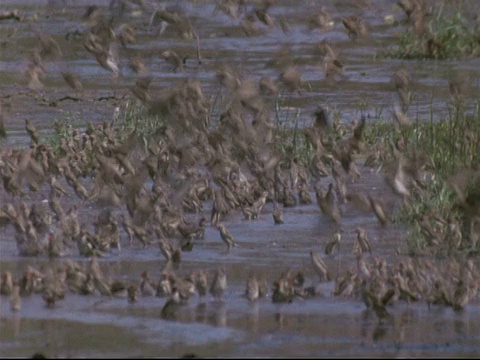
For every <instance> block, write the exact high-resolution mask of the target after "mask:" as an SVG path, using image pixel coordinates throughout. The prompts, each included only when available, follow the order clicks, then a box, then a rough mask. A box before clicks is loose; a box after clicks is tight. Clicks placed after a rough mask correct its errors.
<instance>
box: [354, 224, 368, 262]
mask: <svg viewBox="0 0 480 360" xmlns="http://www.w3.org/2000/svg"><path fill="white" fill-rule="evenodd" d="M355 232H356V233H357V238H356V239H355V243H354V245H353V253H354V255H359V254H363V253H366V252H369V253H372V246H371V244H370V240H369V239H368V237H367V234H366V231H365V229H364V228H362V227H360V226H359V227H357V229H356V230H355Z"/></svg>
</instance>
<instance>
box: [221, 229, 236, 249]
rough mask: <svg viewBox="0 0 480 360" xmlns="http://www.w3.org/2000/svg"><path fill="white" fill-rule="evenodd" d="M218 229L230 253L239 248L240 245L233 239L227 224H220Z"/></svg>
mask: <svg viewBox="0 0 480 360" xmlns="http://www.w3.org/2000/svg"><path fill="white" fill-rule="evenodd" d="M217 229H218V230H219V231H220V237H221V238H222V240H223V242H224V243H225V244H227V246H228V251H230V250H231V249H232V247H234V246H238V244H237V243H236V242H235V240H234V239H233V236H232V234H231V233H230V231H228V229H227V228H226V226H225V224H223V223H220V224H218V225H217Z"/></svg>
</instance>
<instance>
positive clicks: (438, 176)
mask: <svg viewBox="0 0 480 360" xmlns="http://www.w3.org/2000/svg"><path fill="white" fill-rule="evenodd" d="M400 136H402V137H403V139H404V142H405V148H406V154H407V155H408V154H413V153H423V154H425V155H426V159H427V162H426V172H427V173H428V174H429V176H428V177H427V179H426V181H425V183H426V189H425V190H423V191H422V192H418V193H416V194H415V196H414V197H413V200H412V201H411V203H410V204H409V206H404V207H402V208H401V210H400V211H399V212H398V213H397V214H396V218H397V220H398V221H400V222H403V223H405V224H407V225H408V226H409V228H410V231H409V233H410V236H409V239H408V245H409V249H410V251H411V252H413V253H424V252H426V253H428V254H430V255H431V254H432V253H434V254H436V255H439V254H444V253H445V251H456V250H465V249H451V248H448V247H442V248H438V249H432V248H431V246H429V245H428V242H427V241H426V239H425V238H423V236H422V234H421V233H420V230H419V227H418V225H417V223H416V221H415V219H418V218H419V217H420V216H424V215H425V216H429V215H430V214H438V215H439V216H440V217H442V218H444V219H447V218H448V217H449V216H453V217H454V218H456V219H460V221H461V222H462V221H463V222H465V221H467V216H466V214H465V213H464V212H463V211H462V208H461V206H460V201H459V198H458V196H457V195H456V193H455V191H454V190H453V188H452V186H451V182H452V181H453V180H452V179H453V178H454V176H456V175H457V174H459V173H461V172H463V171H466V173H468V172H469V171H470V172H472V173H475V171H477V170H475V169H480V155H479V154H480V102H479V101H477V102H476V103H475V107H474V110H473V112H472V111H467V110H466V108H465V104H464V103H463V102H461V101H456V102H454V103H453V104H452V106H451V108H450V112H449V115H448V117H447V118H446V119H443V120H436V121H434V120H433V119H432V117H430V119H424V120H421V121H420V120H418V119H417V121H415V122H413V123H412V124H411V125H410V126H408V127H404V128H402V129H398V128H397V127H396V126H395V123H393V122H386V121H380V122H374V123H370V124H369V126H368V127H366V129H365V134H364V139H365V141H366V142H367V144H368V145H369V146H373V145H374V144H376V143H377V142H382V143H383V144H385V145H389V144H393V143H394V142H395V141H396V140H397V139H398V138H399V137H400ZM478 184H480V176H479V179H474V181H473V182H471V183H470V184H467V185H466V186H464V188H465V196H467V197H470V198H472V199H480V189H478V187H479V186H478ZM477 192H478V194H477ZM477 206H480V200H479V201H478V203H477ZM462 230H463V237H464V238H468V237H469V233H468V229H467V228H466V227H465V226H464V228H463V229H462ZM469 251H470V253H477V254H478V253H479V252H480V249H478V248H476V249H469Z"/></svg>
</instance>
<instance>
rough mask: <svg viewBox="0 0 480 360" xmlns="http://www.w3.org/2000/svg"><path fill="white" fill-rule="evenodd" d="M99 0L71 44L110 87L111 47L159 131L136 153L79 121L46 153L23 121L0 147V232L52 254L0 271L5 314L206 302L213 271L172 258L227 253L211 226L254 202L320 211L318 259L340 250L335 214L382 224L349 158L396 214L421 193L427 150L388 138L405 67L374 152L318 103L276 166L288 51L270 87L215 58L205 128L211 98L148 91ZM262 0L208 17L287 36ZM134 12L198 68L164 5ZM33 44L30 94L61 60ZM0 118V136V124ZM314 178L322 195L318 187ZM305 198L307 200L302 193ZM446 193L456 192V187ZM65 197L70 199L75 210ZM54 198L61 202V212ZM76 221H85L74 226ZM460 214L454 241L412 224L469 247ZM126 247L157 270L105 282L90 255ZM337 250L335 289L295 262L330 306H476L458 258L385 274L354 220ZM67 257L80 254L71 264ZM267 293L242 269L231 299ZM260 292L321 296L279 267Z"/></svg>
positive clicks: (117, 15)
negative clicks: (22, 137)
mask: <svg viewBox="0 0 480 360" xmlns="http://www.w3.org/2000/svg"><path fill="white" fill-rule="evenodd" d="M111 3H112V6H111V16H110V17H106V16H105V15H106V14H105V9H103V8H100V7H97V6H90V7H88V9H87V10H86V12H85V15H84V20H85V22H86V23H87V24H88V30H87V31H86V33H85V34H83V39H84V40H83V41H84V47H85V49H86V51H88V52H89V53H90V54H92V56H94V57H95V59H96V61H97V62H98V64H99V65H100V66H101V67H103V68H105V69H107V70H109V71H111V72H112V74H113V77H115V78H116V77H118V76H120V73H121V71H120V66H119V64H118V59H117V55H118V54H116V51H115V49H117V47H118V46H120V47H121V48H123V49H124V50H125V51H126V53H127V54H128V56H129V60H130V64H131V68H132V69H133V70H134V71H135V72H137V73H138V74H139V78H138V80H137V81H136V84H135V85H134V86H131V87H130V88H129V89H130V91H131V92H132V94H133V95H134V96H135V98H137V99H138V100H139V101H140V102H141V104H143V106H145V108H146V109H147V111H148V112H149V113H150V114H151V115H156V116H159V117H161V118H162V119H164V122H163V124H162V125H161V126H159V127H158V130H157V131H156V133H155V134H153V135H152V136H151V139H148V141H146V143H144V142H143V141H142V140H143V139H141V138H140V137H139V136H138V134H136V132H135V131H131V132H129V133H127V132H126V131H125V130H122V128H121V127H119V126H115V124H114V123H113V122H104V123H103V124H101V125H99V126H94V125H93V124H91V123H89V124H88V125H87V126H86V129H85V130H79V129H71V128H68V127H67V126H66V125H64V124H61V123H56V124H55V130H56V133H57V137H58V139H59V140H58V144H54V143H52V142H49V141H46V139H44V138H42V135H41V134H40V133H39V131H38V130H37V129H36V128H35V126H34V125H33V124H32V123H31V122H30V121H29V120H25V130H26V132H27V133H28V135H29V137H30V139H31V143H30V147H29V148H26V149H13V150H3V151H2V152H1V153H0V176H1V178H2V185H3V191H4V192H5V195H4V196H3V195H2V196H3V198H4V199H11V201H10V202H5V203H4V204H3V205H2V207H1V209H0V227H1V228H10V227H11V228H13V229H14V236H12V238H14V239H15V241H16V244H17V248H18V254H19V255H20V256H26V257H37V256H45V255H46V256H48V257H49V258H59V257H60V258H65V260H64V261H63V262H61V263H57V262H56V263H53V265H52V266H50V267H47V268H45V269H41V270H40V269H36V268H34V267H33V266H28V267H27V269H26V270H25V271H24V273H23V274H22V275H21V276H19V277H15V276H14V275H13V274H12V273H11V272H9V271H4V272H3V274H2V277H1V284H0V293H1V295H3V296H10V298H11V308H12V310H15V311H16V310H20V299H21V297H22V296H28V295H30V294H32V293H40V294H42V297H43V299H44V300H45V303H46V305H47V306H48V307H54V306H55V303H56V302H57V301H58V300H60V299H63V298H64V297H65V296H66V294H67V292H69V291H70V292H72V293H77V294H82V295H92V294H95V293H100V294H101V295H102V296H125V297H126V298H127V299H128V301H129V302H130V303H135V302H137V301H139V296H160V297H167V298H168V300H167V301H166V302H165V305H164V308H163V310H162V316H165V317H166V318H168V317H169V316H170V315H171V313H172V311H177V309H179V308H180V307H181V306H182V305H183V304H185V303H188V300H189V299H190V298H191V297H193V296H195V295H196V294H198V296H199V297H203V296H205V295H207V293H210V294H211V296H213V297H214V298H216V299H218V300H221V299H222V298H223V295H224V292H225V290H226V287H227V273H228V269H227V268H226V267H225V266H219V267H218V268H217V269H216V270H215V273H214V275H213V279H212V280H211V282H210V285H209V282H208V272H207V271H205V270H202V269H200V270H195V271H193V272H192V273H190V274H188V275H186V276H181V275H179V274H178V273H176V272H175V270H174V267H173V266H174V265H175V264H178V263H180V262H181V261H182V253H183V252H185V251H194V248H195V244H197V243H198V242H201V241H202V239H203V238H204V236H205V228H206V226H209V225H210V226H212V227H214V228H216V229H218V232H219V235H220V237H221V239H222V240H223V242H224V243H225V245H226V248H227V254H228V253H229V252H231V251H235V249H234V248H235V247H237V246H239V247H241V242H239V241H237V240H236V239H234V237H233V235H232V233H231V232H230V231H229V229H228V228H227V225H226V223H225V219H228V218H229V217H230V218H231V217H232V216H235V215H238V214H240V213H241V214H243V216H244V217H245V221H255V220H256V219H258V218H259V216H261V214H265V212H266V207H265V205H266V204H267V203H268V202H271V203H273V210H272V217H273V221H274V223H275V224H277V225H279V226H281V225H282V224H283V222H284V218H283V217H284V215H283V211H282V210H283V209H285V208H289V207H294V206H303V205H307V204H311V203H313V202H314V201H316V202H317V204H318V207H319V210H320V214H321V216H323V217H325V218H326V219H327V220H328V221H329V222H331V223H332V226H333V227H334V228H335V230H334V232H333V234H332V238H331V240H330V241H329V242H328V243H327V244H326V246H325V251H324V253H325V256H335V252H336V250H337V252H338V246H339V244H340V242H341V237H342V235H341V234H342V231H341V228H342V214H343V212H344V211H345V206H346V204H352V206H354V207H355V208H358V209H360V210H361V211H365V212H368V213H372V214H373V215H375V217H376V218H377V219H378V222H379V224H380V225H381V226H383V227H387V226H389V224H390V223H391V222H392V217H391V214H390V212H389V211H388V210H387V209H386V208H385V205H384V203H383V200H382V199H381V197H379V196H377V195H374V194H373V193H368V194H367V193H365V192H353V191H349V186H348V185H349V184H350V183H352V182H358V181H360V180H361V173H360V171H359V169H358V167H357V163H358V161H356V159H358V155H359V154H360V155H361V156H364V157H365V158H366V161H365V166H369V167H374V168H377V169H378V171H384V173H385V181H386V183H387V184H388V185H389V187H390V189H391V190H392V192H393V193H394V194H395V195H396V196H397V197H398V199H399V202H401V204H402V206H411V204H412V202H414V201H416V200H417V199H419V198H421V194H422V192H423V191H425V187H426V186H425V182H426V181H428V176H426V174H427V175H428V169H427V166H426V163H427V161H426V154H421V153H417V152H415V151H413V150H412V149H411V148H409V146H408V144H405V140H404V139H403V138H402V136H401V131H400V129H402V127H406V126H410V120H409V119H408V117H407V115H406V114H405V109H406V106H407V105H408V102H409V101H410V97H411V96H410V94H411V91H410V86H411V76H410V75H409V73H408V72H407V71H406V70H405V69H403V68H402V69H400V70H398V71H397V72H395V74H394V75H393V82H394V84H395V89H396V90H397V92H398V97H399V99H400V102H401V103H402V106H397V107H396V108H395V112H394V116H395V119H396V129H397V132H398V140H397V142H396V143H394V144H391V146H390V148H388V147H383V146H382V145H378V146H376V147H374V148H370V147H369V146H367V144H365V141H364V138H363V137H364V129H365V127H366V126H368V125H367V120H366V118H365V117H364V116H362V117H361V118H360V119H359V120H358V121H356V122H355V123H354V124H353V125H352V126H351V128H347V127H346V126H345V125H342V124H339V123H333V124H332V122H331V121H329V119H328V113H327V111H326V110H325V109H323V108H319V109H318V110H317V111H316V112H315V114H314V119H313V123H312V125H311V126H309V127H306V128H304V129H300V130H299V132H300V135H299V136H301V137H302V141H304V142H305V143H306V144H307V146H308V147H309V148H310V149H311V150H312V151H311V156H309V157H308V158H300V157H298V156H290V155H287V156H285V155H282V154H281V152H280V151H279V150H278V149H277V148H276V147H275V144H276V142H278V141H279V138H278V136H279V135H278V132H277V129H276V128H275V125H274V123H273V120H272V118H273V116H272V114H273V112H272V108H273V104H274V99H275V97H276V96H277V95H278V93H279V91H280V89H281V88H282V87H283V88H284V89H286V90H287V91H290V92H299V93H301V92H302V91H303V90H304V89H305V85H306V83H305V82H304V81H303V79H302V76H301V72H300V70H299V68H298V67H297V66H296V65H295V63H294V60H293V53H292V51H291V50H290V49H289V48H287V47H284V48H282V49H281V50H280V51H279V53H278V54H277V55H276V56H275V58H274V59H273V60H272V63H271V64H272V66H273V67H275V68H276V69H278V71H279V76H278V78H277V79H274V78H269V77H262V78H261V79H260V80H259V81H258V82H257V81H254V80H252V79H248V78H246V77H244V76H242V75H241V74H240V73H239V72H238V71H236V69H234V68H232V67H231V66H228V65H227V64H220V65H219V66H218V69H217V70H216V77H217V80H218V83H219V86H221V87H222V88H223V89H224V90H225V91H226V92H227V93H228V99H229V100H228V106H227V108H226V110H225V111H224V112H223V113H222V114H221V115H220V118H219V120H218V125H217V124H213V122H212V119H211V113H210V110H209V109H210V104H209V102H208V101H207V99H206V97H205V96H204V93H203V90H202V86H201V83H200V82H199V81H198V80H193V79H187V80H184V81H182V82H181V83H179V84H178V85H177V86H173V87H171V88H169V89H167V90H164V91H160V92H158V91H157V92H156V91H154V89H151V87H150V84H151V82H152V78H151V77H148V76H144V74H145V73H146V67H145V64H144V63H143V62H142V59H141V57H140V56H139V54H136V53H135V52H134V51H133V50H132V49H130V48H129V45H131V44H134V43H135V41H136V40H135V29H134V27H133V26H131V25H129V24H127V23H119V20H118V19H121V18H122V16H123V11H125V9H126V8H127V7H128V6H133V5H132V4H133V3H134V2H133V1H131V2H130V1H112V2H111ZM398 4H399V5H400V6H401V7H402V8H403V9H404V10H405V12H406V14H407V15H408V17H409V18H410V19H411V21H412V24H414V26H415V29H417V28H418V29H419V30H418V31H419V32H422V31H427V30H425V28H424V27H422V21H424V20H423V19H424V17H425V16H426V15H425V14H426V8H425V6H424V5H423V2H422V1H420V0H409V1H406V0H403V1H399V2H398ZM273 5H274V1H268V0H266V1H264V4H263V6H261V7H252V9H251V10H250V11H249V9H248V6H247V5H246V3H245V2H244V1H241V0H238V1H235V0H223V1H221V2H219V3H218V5H217V7H216V10H217V11H219V12H222V13H225V14H227V15H228V16H230V17H232V18H234V19H239V18H240V17H241V20H240V26H241V28H242V29H243V31H244V32H245V35H246V36H255V35H256V34H258V33H259V31H260V30H262V29H263V30H265V28H269V27H272V26H280V27H281V28H282V30H283V31H288V23H287V22H286V21H285V19H284V18H279V19H274V18H273V17H272V16H270V15H269V9H270V8H271V7H272V6H273ZM135 6H138V7H139V8H141V9H142V11H145V13H150V14H151V16H150V19H149V24H150V25H151V26H154V27H157V28H158V32H159V33H162V32H163V31H165V28H166V27H167V26H170V27H172V28H173V29H175V31H176V32H177V33H178V36H179V37H181V38H184V39H197V55H198V56H197V57H198V60H199V61H201V56H200V47H199V41H198V35H197V33H196V32H195V30H194V28H193V26H192V24H191V22H190V20H189V18H188V17H187V16H186V15H185V14H184V13H182V12H180V11H178V9H167V8H157V9H155V10H154V11H151V9H150V8H149V6H148V4H146V2H144V1H140V2H135ZM15 14H16V16H18V14H17V13H15ZM331 22H332V17H331V16H330V15H329V14H328V13H326V11H325V10H324V9H322V10H320V11H319V12H318V13H317V14H315V15H314V16H312V17H311V19H309V22H308V24H309V27H310V28H311V29H315V28H320V29H322V30H323V31H327V29H328V27H329V26H331ZM342 22H343V24H344V26H345V29H346V30H347V32H348V34H349V36H350V37H352V39H355V38H357V37H360V36H366V35H367V33H368V30H367V27H366V25H365V23H364V22H363V21H362V19H361V17H360V16H358V15H353V16H350V17H345V18H343V19H342ZM260 24H263V25H262V26H263V28H261V27H260ZM37 35H38V40H39V41H38V44H37V46H36V47H35V48H34V49H33V51H32V55H31V60H30V63H29V66H28V69H27V72H26V75H27V77H28V86H29V87H30V88H32V89H40V88H42V87H43V86H44V84H43V78H44V76H45V71H46V67H45V65H44V63H45V62H46V61H49V60H52V59H56V58H59V57H61V56H62V49H61V48H60V46H59V45H58V43H57V42H56V41H55V40H54V39H53V38H52V37H50V36H48V35H46V34H43V33H40V32H38V34H37ZM318 50H319V51H320V53H321V54H323V58H324V62H323V64H324V70H325V76H326V78H327V79H330V80H332V81H335V78H336V77H337V76H342V75H343V71H342V68H343V63H342V61H341V60H340V59H339V56H338V52H337V51H336V50H335V48H334V46H333V45H332V44H330V43H328V42H326V41H323V42H321V43H320V44H319V45H318ZM161 56H162V57H164V58H165V59H166V60H167V61H168V62H169V63H171V64H172V66H173V67H174V71H182V69H183V68H184V66H185V58H182V56H179V55H178V54H177V53H176V52H175V51H174V50H165V51H162V52H161ZM62 76H63V78H64V79H65V81H66V83H67V84H68V85H69V86H70V87H71V88H72V89H74V90H75V91H77V92H78V93H81V92H82V91H83V86H82V82H81V81H80V79H79V78H78V77H77V76H75V75H74V74H73V73H71V72H62ZM0 124H1V125H2V126H3V118H2V122H1V123H0ZM4 130H5V129H4ZM5 133H7V132H5ZM7 134H8V133H7ZM326 181H329V183H328V185H327V186H323V184H322V182H323V183H324V182H326ZM311 190H313V191H314V192H315V197H314V198H315V199H313V198H312V196H311V195H310V191H311ZM457 190H458V192H459V195H460V194H461V190H460V189H457ZM47 193H48V196H44V197H48V198H47V199H45V200H43V201H38V202H33V203H31V202H30V203H31V204H29V201H25V199H28V198H29V197H30V196H34V194H42V196H43V195H44V194H45V195H46V194H47ZM75 196H76V197H78V198H79V200H80V202H79V203H74V201H73V197H75ZM67 204H70V205H69V208H68V210H67V206H68V205H67ZM92 204H95V206H94V209H101V210H99V211H98V214H96V215H95V219H94V221H92V222H90V221H89V220H90V219H88V220H85V221H82V220H81V219H82V217H86V218H87V217H88V216H92V215H91V214H89V215H87V214H86V213H87V212H88V211H90V209H91V207H89V206H90V205H92ZM205 204H211V216H210V219H206V218H205V217H204V216H202V215H201V214H203V213H204V212H205V210H206V209H205ZM87 207H88V209H87ZM470 210H471V209H470ZM80 211H83V212H84V214H83V215H80V216H79V212H80ZM468 214H469V218H470V221H471V229H472V231H471V233H470V235H469V236H468V237H467V236H464V234H462V232H461V230H460V229H461V223H460V219H457V218H455V217H450V218H448V219H444V218H441V216H440V215H438V214H432V219H434V220H435V225H434V226H432V225H431V224H432V222H431V221H430V219H428V220H427V219H424V218H422V219H419V220H418V223H419V226H420V227H421V229H422V232H423V233H424V235H425V237H426V238H427V240H428V241H429V242H430V243H431V244H432V245H434V246H439V247H442V246H443V247H445V248H448V249H465V248H468V247H476V246H478V245H477V241H478V236H479V233H480V232H478V231H477V228H478V226H479V225H480V214H478V210H475V209H474V210H472V211H470V212H469V213H468ZM192 217H193V219H192ZM90 224H92V226H90ZM4 231H5V230H4ZM125 236H127V237H128V242H127V241H126V240H125V239H124V238H125ZM3 241H9V239H7V240H5V239H4V240H3ZM137 242H138V243H139V244H140V245H141V247H142V248H147V247H151V246H153V245H155V246H158V248H159V249H160V251H161V253H162V255H163V256H164V258H165V264H166V265H167V266H166V267H165V269H164V270H163V271H162V273H161V276H160V279H158V280H154V279H152V278H151V276H150V275H149V274H148V272H146V271H145V272H143V273H142V276H141V279H139V281H137V280H133V279H132V280H131V281H127V282H125V281H121V280H119V279H117V280H114V281H111V280H109V279H107V277H106V276H105V275H104V274H103V272H102V269H101V266H100V264H99V262H98V258H99V257H103V256H107V255H109V254H112V253H113V254H115V252H117V253H118V252H120V251H121V250H122V246H130V247H132V248H135V247H136V246H137ZM352 252H353V255H354V256H355V258H356V268H355V269H351V270H348V271H347V272H346V273H343V274H338V275H337V276H336V278H335V279H333V277H332V273H331V271H330V270H329V269H328V267H327V265H326V264H325V262H324V257H323V255H322V254H320V253H319V252H317V251H311V252H310V257H311V263H312V267H313V269H314V271H315V273H316V274H317V275H318V277H319V279H318V280H319V282H328V281H335V287H334V291H333V295H334V296H345V297H351V298H356V299H362V300H363V301H364V303H365V305H366V307H367V308H372V309H373V310H374V311H375V313H376V314H377V315H378V317H379V318H380V319H384V318H386V317H388V310H387V306H390V305H391V304H393V303H395V302H396V301H398V300H403V301H407V302H412V301H420V300H423V301H425V302H427V303H428V304H429V305H430V304H441V305H445V306H452V307H453V308H455V309H461V308H463V307H464V306H465V305H466V304H467V303H469V302H470V301H472V300H473V299H475V298H476V296H477V293H478V286H479V284H480V276H479V273H478V270H477V269H476V267H475V264H474V262H473V261H472V260H470V259H467V258H464V259H461V260H458V259H450V260H448V261H445V262H443V263H438V264H434V263H433V262H430V261H428V260H423V259H410V258H407V259H403V260H401V261H398V262H397V263H396V264H394V265H392V264H387V261H386V260H385V259H382V258H378V257H373V256H371V255H370V254H371V253H372V252H373V251H372V244H371V243H370V241H369V237H368V235H367V233H366V231H365V229H364V228H363V227H361V226H360V227H358V228H357V229H356V238H355V241H354V244H353V250H352ZM77 254H78V255H79V256H81V257H85V258H88V259H90V260H89V261H88V262H84V261H74V260H72V258H71V257H72V256H76V255H77ZM337 256H338V255H337ZM268 294H269V286H268V283H267V280H266V279H265V278H264V277H263V276H262V275H261V274H257V273H256V272H255V271H253V270H252V271H251V272H250V273H249V275H248V279H247V285H246V291H245V296H246V298H247V299H248V300H249V301H257V300H258V299H259V298H262V297H265V296H267V295H268ZM270 295H271V299H272V301H273V302H291V301H293V300H294V299H295V298H307V297H313V296H319V295H321V292H320V290H319V287H318V286H316V285H314V286H310V287H307V286H305V274H304V272H303V271H298V272H295V271H292V270H286V271H284V272H283V273H282V274H281V275H280V276H279V278H278V279H277V280H275V281H274V282H273V286H272V288H271V289H270Z"/></svg>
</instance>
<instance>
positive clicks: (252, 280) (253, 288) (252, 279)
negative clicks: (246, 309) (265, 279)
mask: <svg viewBox="0 0 480 360" xmlns="http://www.w3.org/2000/svg"><path fill="white" fill-rule="evenodd" d="M259 294H260V291H259V285H258V279H257V276H256V275H255V273H254V272H250V274H249V275H248V279H247V288H246V290H245V296H246V297H247V299H248V300H249V301H255V300H257V299H258V297H259Z"/></svg>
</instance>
